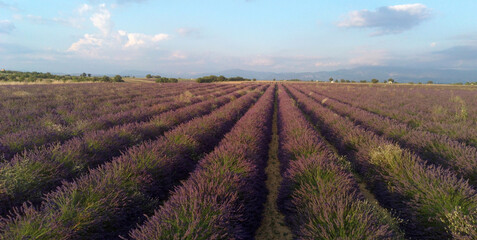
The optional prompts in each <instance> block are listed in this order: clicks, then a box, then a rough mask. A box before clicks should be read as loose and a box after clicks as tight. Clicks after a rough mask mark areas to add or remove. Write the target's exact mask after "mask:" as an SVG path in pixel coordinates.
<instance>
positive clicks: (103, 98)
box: [0, 84, 190, 136]
mask: <svg viewBox="0 0 477 240" xmlns="http://www.w3.org/2000/svg"><path fill="white" fill-rule="evenodd" d="M7 87H10V86H7ZM182 87H185V86H182ZM189 88H190V87H189ZM0 89H1V90H2V91H3V90H6V89H3V88H0ZM182 89H187V88H182ZM8 90H10V92H7V93H6V94H3V95H0V96H1V97H0V99H1V101H2V104H1V106H2V107H3V108H0V113H1V115H2V116H4V118H2V120H1V121H2V125H0V136H1V135H3V134H6V133H14V132H17V131H21V130H23V129H28V128H33V127H36V128H39V127H41V126H44V122H45V121H49V122H52V123H54V124H61V125H65V126H73V124H75V122H76V121H78V120H82V119H88V118H95V117H98V116H101V115H103V114H107V113H110V112H111V113H112V112H117V111H123V110H127V109H128V108H123V106H124V107H128V105H127V104H126V105H125V104H124V103H127V102H136V101H138V102H145V103H147V101H151V99H148V98H147V97H146V96H149V97H151V96H153V97H162V96H167V94H169V92H171V91H172V92H175V93H178V92H179V91H180V90H181V88H165V89H162V88H158V87H155V86H149V87H147V86H141V85H134V84H124V85H123V84H115V85H112V84H109V85H108V84H98V85H89V84H85V85H83V84H79V85H78V84H75V85H70V84H66V85H55V86H36V87H35V88H31V86H20V87H18V86H16V87H15V88H13V89H8ZM9 95H18V97H16V98H15V99H13V100H7V99H8V96H9ZM85 100H86V101H85ZM133 107H134V105H130V106H129V108H133Z"/></svg>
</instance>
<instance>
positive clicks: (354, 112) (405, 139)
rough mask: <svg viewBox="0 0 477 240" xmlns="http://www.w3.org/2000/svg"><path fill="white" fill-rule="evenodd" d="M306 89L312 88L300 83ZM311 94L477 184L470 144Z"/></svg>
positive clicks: (476, 164)
mask: <svg viewBox="0 0 477 240" xmlns="http://www.w3.org/2000/svg"><path fill="white" fill-rule="evenodd" d="M297 88H298V89H300V90H301V91H302V92H303V93H307V92H308V91H309V88H306V87H305V86H298V87H297ZM311 93H313V94H311V97H312V98H313V99H315V100H317V101H319V102H322V103H323V105H325V106H327V107H328V108H330V109H332V110H333V111H334V112H336V113H338V114H340V115H343V116H346V117H349V118H350V119H352V120H354V121H355V122H356V123H358V124H360V125H362V126H364V127H365V128H367V129H369V130H371V131H374V132H377V133H378V134H381V135H383V136H385V137H387V138H390V139H393V140H395V141H397V142H399V143H400V144H401V145H402V146H404V147H406V148H409V149H411V150H413V151H414V152H415V153H417V154H418V155H419V156H420V157H421V158H423V159H424V160H427V161H428V162H430V163H434V164H437V165H440V166H443V167H445V168H448V169H451V170H452V171H454V172H455V173H457V174H458V175H459V176H461V177H464V178H465V179H468V180H469V181H470V183H471V184H472V185H474V186H477V149H476V148H474V147H470V146H467V145H465V144H463V143H460V142H458V141H455V140H451V139H449V138H448V137H446V136H443V135H438V134H434V133H430V132H427V131H422V130H417V129H413V128H411V127H409V126H408V125H407V124H404V123H401V122H399V121H396V120H394V119H390V118H386V117H383V116H380V115H377V114H375V113H371V112H368V111H365V110H363V109H360V108H356V107H352V106H350V105H348V104H344V103H341V102H339V101H336V100H334V99H332V98H328V97H326V96H323V95H321V94H320V93H319V90H312V91H311Z"/></svg>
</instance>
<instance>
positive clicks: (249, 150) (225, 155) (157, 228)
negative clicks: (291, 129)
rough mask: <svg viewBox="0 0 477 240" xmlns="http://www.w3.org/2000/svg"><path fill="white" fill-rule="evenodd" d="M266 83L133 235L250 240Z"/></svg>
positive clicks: (266, 122)
mask: <svg viewBox="0 0 477 240" xmlns="http://www.w3.org/2000/svg"><path fill="white" fill-rule="evenodd" d="M274 91H275V90H274V88H273V87H270V88H269V89H268V90H267V92H265V94H264V96H263V97H262V98H261V99H260V100H259V101H258V102H257V104H255V105H254V106H253V107H252V108H251V109H250V110H249V111H248V112H247V113H246V114H245V115H244V116H243V117H242V118H241V119H240V120H239V121H238V122H237V124H236V125H235V126H234V128H233V129H232V130H231V131H230V132H229V133H228V134H227V135H226V136H225V137H224V139H223V140H222V141H221V142H220V144H219V146H218V147H217V148H215V150H214V151H213V152H212V153H210V154H208V155H207V156H205V157H204V158H203V159H202V160H201V161H200V163H199V166H198V167H197V169H196V170H195V171H194V172H193V173H192V175H191V177H190V178H189V179H188V180H187V181H185V182H184V183H183V184H182V186H180V187H179V188H177V189H176V190H175V191H174V192H173V193H172V195H171V197H170V199H169V200H168V201H167V202H166V203H165V204H164V205H163V206H162V207H161V208H160V209H158V210H157V211H156V212H155V214H154V215H153V216H152V217H150V218H149V219H148V221H147V222H146V223H145V224H144V225H142V226H140V227H139V228H138V229H135V230H133V231H132V232H131V234H130V236H131V237H132V238H133V239H204V240H205V239H251V238H253V232H254V230H255V229H256V228H257V226H258V225H257V223H258V222H259V220H260V219H259V216H260V213H261V210H262V208H261V205H262V203H263V200H264V191H263V190H264V189H263V188H264V184H263V183H264V180H265V179H264V177H263V167H264V164H265V161H266V155H267V143H268V140H269V137H270V130H271V123H272V113H273V102H274V101H273V99H274Z"/></svg>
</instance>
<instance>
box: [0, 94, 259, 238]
mask: <svg viewBox="0 0 477 240" xmlns="http://www.w3.org/2000/svg"><path fill="white" fill-rule="evenodd" d="M259 89H261V90H263V89H264V87H260V88H259ZM261 94H262V92H260V91H253V92H251V93H249V94H247V95H245V96H243V97H240V98H238V99H237V100H234V101H232V102H230V103H228V104H226V105H224V106H223V107H220V108H219V109H217V110H216V111H214V112H213V113H211V114H209V115H206V116H204V117H200V118H195V119H194V120H191V121H189V122H187V123H184V124H181V125H180V126H178V127H176V128H174V129H173V130H171V131H169V132H167V133H165V134H164V136H162V137H160V138H159V139H157V140H155V141H148V142H145V143H143V144H141V145H139V146H136V147H133V148H131V149H129V150H128V151H127V152H125V153H124V154H122V155H121V156H120V157H118V158H116V159H114V160H113V161H112V162H110V163H107V164H104V165H102V166H101V167H99V168H96V169H93V170H91V171H90V172H89V173H88V174H86V175H83V176H81V177H80V178H78V179H76V180H75V181H73V182H68V183H64V184H63V185H62V186H61V187H59V188H58V189H57V190H56V191H54V192H51V193H49V194H48V195H46V197H45V200H44V201H43V202H42V204H41V207H40V208H39V209H35V208H32V207H29V206H27V205H24V206H23V207H22V209H21V210H19V211H17V214H16V215H14V216H11V217H9V218H7V219H3V220H2V223H1V224H0V234H1V235H2V236H4V238H7V239H10V238H15V239H17V238H20V239H21V238H31V239H104V238H115V237H117V236H118V234H124V233H126V232H127V231H128V230H129V229H130V228H131V227H132V226H133V225H134V224H136V223H138V222H142V221H143V218H144V217H143V216H144V214H151V213H152V211H153V210H154V208H156V207H157V206H158V204H159V203H160V202H162V201H163V200H165V199H166V198H167V196H168V191H169V190H171V189H172V187H173V186H175V185H177V184H178V183H179V180H181V179H184V178H185V177H186V176H187V175H188V174H189V172H190V171H191V170H192V169H193V168H194V166H195V165H196V162H197V161H198V160H199V159H200V158H201V156H202V155H203V154H204V153H207V152H208V151H210V150H211V149H212V148H213V147H214V146H215V145H216V144H217V143H218V142H219V140H220V138H221V137H222V136H223V135H224V134H225V133H226V132H228V131H229V130H230V129H231V128H232V126H233V125H234V123H235V122H236V121H238V119H240V117H241V116H243V114H244V113H245V112H246V110H247V109H248V108H249V107H250V106H251V105H252V104H253V103H254V102H255V101H256V100H257V98H259V97H260V96H261Z"/></svg>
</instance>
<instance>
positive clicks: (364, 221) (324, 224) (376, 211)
mask: <svg viewBox="0 0 477 240" xmlns="http://www.w3.org/2000/svg"><path fill="white" fill-rule="evenodd" d="M278 100H279V111H278V113H279V115H278V117H279V137H280V160H281V162H282V167H283V168H282V169H283V170H282V172H283V176H284V181H283V184H282V188H281V192H280V195H281V196H280V198H279V199H280V200H279V202H280V205H281V206H282V207H281V208H282V209H283V212H284V213H285V214H286V217H287V222H288V224H289V225H290V226H291V229H292V231H293V233H294V235H295V236H296V238H298V239H402V237H403V236H402V234H401V232H400V230H399V227H398V225H397V223H396V220H394V219H393V218H392V217H391V215H390V214H389V213H387V212H386V211H385V210H384V209H382V208H380V207H379V206H378V205H376V204H374V203H370V202H368V201H366V200H365V199H364V196H363V194H362V193H361V192H360V189H359V187H358V184H357V181H356V180H355V178H354V177H353V175H352V174H351V173H350V170H349V164H347V162H346V161H345V160H343V159H339V158H337V156H336V155H335V154H334V153H333V151H332V150H330V149H329V148H328V146H327V145H326V142H324V141H323V139H321V138H320V137H319V134H317V133H316V132H315V130H314V128H313V126H312V125H311V124H310V123H309V122H308V121H307V120H306V118H305V116H304V115H303V114H302V113H301V111H300V110H299V109H298V108H297V107H296V106H295V104H294V101H293V100H292V99H291V98H290V97H289V96H288V94H287V93H286V92H285V91H284V89H283V87H280V91H279V97H278Z"/></svg>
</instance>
